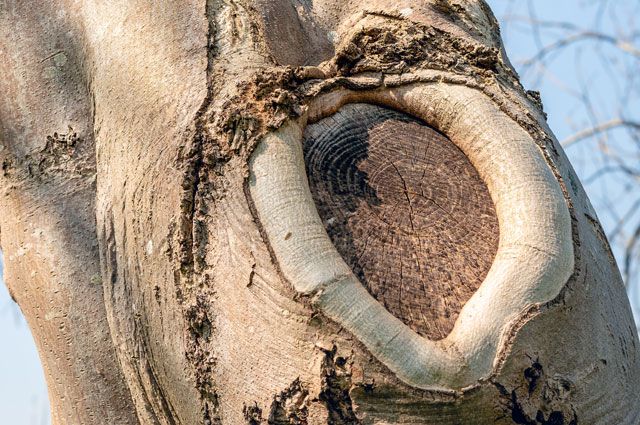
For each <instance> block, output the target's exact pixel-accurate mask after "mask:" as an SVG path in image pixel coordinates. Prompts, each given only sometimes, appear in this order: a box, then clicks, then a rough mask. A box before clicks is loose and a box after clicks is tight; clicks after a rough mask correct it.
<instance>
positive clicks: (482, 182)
mask: <svg viewBox="0 0 640 425" xmlns="http://www.w3.org/2000/svg"><path fill="white" fill-rule="evenodd" d="M0 54H1V59H2V60H1V61H0V93H1V94H2V96H0V142H1V145H0V163H1V165H2V167H1V170H0V183H1V185H2V194H1V196H0V230H1V233H0V242H1V246H2V250H3V252H4V258H5V260H6V270H5V271H6V276H5V278H6V282H7V285H8V286H9V289H10V291H11V294H12V296H13V297H14V298H15V300H16V301H17V302H18V303H19V305H20V307H21V309H22V311H23V312H24V314H25V316H26V318H27V320H28V322H29V325H30V327H31V330H32V332H33V335H34V338H35V340H36V343H37V346H38V350H39V352H40V357H41V359H42V363H43V366H44V370H45V374H46V378H47V384H48V387H49V397H50V400H51V410H52V418H53V421H54V423H55V424H92V423H96V424H104V423H108V424H136V423H142V424H197V423H203V424H259V423H269V424H324V423H328V424H356V423H362V424H489V423H496V424H525V425H529V424H564V425H569V424H638V423H640V396H638V394H639V393H640V392H639V391H637V387H638V384H639V383H640V376H639V372H640V363H639V362H640V359H639V357H638V354H639V352H638V337H637V334H636V330H635V325H634V323H633V319H632V316H631V311H630V307H629V303H628V300H627V298H626V294H625V290H624V287H623V284H622V281H621V278H620V274H619V272H618V269H617V267H616V264H615V261H614V259H613V256H612V255H611V252H610V249H609V246H608V243H607V240H606V238H605V236H604V234H603V231H602V229H601V227H600V224H599V222H598V219H597V217H596V214H595V212H594V211H593V208H592V207H591V205H590V203H589V201H588V199H587V197H586V195H585V193H584V190H583V189H582V186H581V185H580V183H579V181H578V179H577V177H576V176H575V173H574V171H573V170H572V168H571V166H570V165H569V163H568V161H567V159H566V157H565V155H564V153H563V151H562V149H561V148H560V146H559V144H558V142H557V140H556V139H555V138H554V136H553V135H552V133H551V131H550V130H549V128H548V126H547V124H546V121H545V116H544V113H543V112H542V107H541V105H540V102H539V97H538V96H537V94H536V93H532V92H526V91H525V90H524V89H523V88H522V86H521V85H520V83H519V81H518V77H517V75H516V74H515V72H514V71H513V69H512V68H511V66H510V64H509V62H508V59H507V58H506V56H505V54H504V50H503V47H502V44H501V40H500V35H499V30H498V26H497V23H496V20H495V18H494V17H493V15H492V13H491V11H490V10H489V8H488V7H487V6H486V4H485V3H484V2H482V1H481V0H422V1H409V0H402V1H388V0H369V1H349V2H342V1H334V0H316V1H313V2H312V1H298V0H296V1H293V0H292V1H288V0H277V1H276V0H253V1H251V0H208V1H206V2H205V1H204V0H189V1H164V2H156V1H149V0H136V1H111V2H97V1H93V0H83V1H71V0H51V1H46V2H39V1H17V0H2V1H0Z"/></svg>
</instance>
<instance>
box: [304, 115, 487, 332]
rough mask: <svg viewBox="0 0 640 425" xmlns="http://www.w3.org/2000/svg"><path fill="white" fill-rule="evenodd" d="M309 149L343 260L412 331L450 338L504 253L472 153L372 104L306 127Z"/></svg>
mask: <svg viewBox="0 0 640 425" xmlns="http://www.w3.org/2000/svg"><path fill="white" fill-rule="evenodd" d="M304 151H305V162H306V166H307V174H308V176H309V184H310V187H311V192H312V193H313V196H314V200H315V202H316V204H317V206H318V211H319V213H320V216H321V218H322V220H323V222H324V224H325V226H326V229H327V232H328V234H329V236H330V237H331V239H332V241H333V243H334V244H335V246H336V248H337V249H338V251H339V252H340V254H341V255H342V256H343V257H344V259H345V261H347V263H348V264H349V265H350V266H351V268H352V269H353V270H354V272H355V273H356V275H357V276H358V277H359V278H360V279H361V281H362V282H363V283H364V284H365V285H366V287H367V289H368V290H369V292H370V293H371V294H372V295H373V296H374V297H375V298H376V299H377V300H379V301H380V302H381V303H383V304H384V306H385V307H386V308H387V309H388V310H389V311H390V312H391V313H392V314H393V315H395V316H396V317H398V318H400V319H401V320H402V321H403V322H405V323H406V324H407V325H409V326H410V327H411V328H412V329H414V330H415V331H417V332H419V333H420V334H422V335H425V336H427V337H429V338H431V339H434V340H435V339H441V338H444V337H445V336H447V334H448V333H449V332H450V331H451V329H452V328H453V324H454V322H455V320H456V318H457V316H458V314H459V312H460V309H461V308H462V306H463V305H464V304H465V303H466V302H467V300H468V299H469V298H470V297H471V295H472V294H473V293H474V292H475V291H476V290H477V289H478V287H479V286H480V284H481V283H482V281H483V280H484V278H485V276H486V274H487V272H488V270H489V268H490V266H491V263H492V261H493V258H494V256H495V253H496V250H497V247H498V235H499V230H498V221H497V218H496V213H495V209H494V206H493V202H492V200H491V198H490V196H489V192H488V190H487V188H486V186H485V184H484V182H483V181H482V180H481V179H480V176H479V175H478V173H477V171H476V170H475V168H474V167H473V166H472V165H471V163H470V162H469V160H468V159H467V157H466V156H465V155H464V154H463V153H462V152H461V151H460V149H458V148H457V147H456V146H455V145H454V144H453V143H452V142H451V141H450V140H449V139H447V138H446V137H445V136H443V135H442V134H441V133H439V132H437V131H436V130H434V129H432V128H431V127H428V126H426V125H424V124H423V123H421V122H420V121H418V120H416V119H413V118H412V117H409V116H407V115H405V114H402V113H399V112H396V111H392V110H389V109H385V108H382V107H379V106H374V105H367V104H353V105H347V106H345V107H343V108H342V109H341V110H340V111H339V112H338V113H336V114H335V115H333V116H331V117H328V118H325V119H323V120H321V121H319V122H317V123H315V124H312V125H310V126H309V127H308V128H307V130H306V132H305V141H304Z"/></svg>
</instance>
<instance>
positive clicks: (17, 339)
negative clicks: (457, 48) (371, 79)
mask: <svg viewBox="0 0 640 425" xmlns="http://www.w3.org/2000/svg"><path fill="white" fill-rule="evenodd" d="M488 3H489V4H490V6H491V7H492V9H493V10H494V12H495V14H496V16H497V17H498V19H499V20H500V21H501V25H502V34H503V38H504V41H505V44H506V48H507V53H508V55H509V57H510V59H511V61H512V62H513V64H514V65H515V67H516V69H517V70H518V72H519V73H520V74H521V77H522V81H523V83H524V85H525V87H526V88H528V89H534V90H539V91H541V94H542V100H543V103H544V106H545V110H546V112H547V113H548V115H549V124H550V126H551V128H552V130H553V131H554V133H555V134H556V136H557V137H558V139H559V140H561V141H562V140H564V139H566V138H568V137H570V136H571V135H572V134H574V133H575V132H576V130H577V129H580V128H584V127H588V126H589V125H590V124H592V123H594V122H603V121H607V120H608V119H611V118H614V117H617V116H625V117H631V118H638V119H640V117H639V116H638V115H640V100H639V99H640V96H638V94H640V93H639V92H640V90H639V92H635V91H634V90H636V88H637V87H640V86H635V85H631V86H630V85H629V84H628V83H627V82H626V81H625V82H624V83H623V82H622V81H621V79H619V78H614V77H615V75H625V78H633V76H634V74H635V73H633V72H628V71H629V69H632V67H636V68H637V65H638V63H639V62H640V60H638V59H635V62H630V58H629V57H628V55H626V54H625V53H624V52H618V51H616V49H615V48H613V49H611V46H607V45H601V44H595V45H594V44H593V43H591V44H589V43H587V42H577V43H575V44H572V45H571V46H569V47H568V48H566V49H565V50H563V51H562V53H561V54H556V55H550V56H549V57H548V61H547V67H546V68H544V69H541V68H539V67H538V68H536V67H529V68H527V67H526V61H527V60H528V59H530V58H531V57H532V56H533V55H534V54H535V52H537V51H538V50H540V48H544V46H546V45H548V44H549V43H551V42H552V41H553V39H554V37H556V36H557V35H558V34H562V31H563V30H561V29H548V28H547V29H543V30H539V31H535V30H533V29H532V27H531V26H530V25H529V24H528V23H527V20H530V19H537V20H540V21H547V22H570V23H572V24H573V25H575V26H577V27H579V28H583V29H597V30H599V31H602V32H605V33H607V34H612V35H618V36H626V35H628V34H629V33H630V31H631V32H632V30H633V29H638V30H640V23H638V22H636V19H638V18H636V17H640V1H632V0H609V1H607V0H562V1H558V0H535V1H533V0H515V1H512V0H489V1H488ZM602 5H605V6H606V7H605V8H603V7H602ZM612 5H614V6H612ZM635 41H636V44H635V46H639V45H640V43H638V42H637V41H638V40H637V39H636V40H635ZM636 73H637V72H636ZM585 93H586V96H587V99H586V100H587V101H588V104H590V105H593V110H589V108H585V106H584V105H585ZM633 93H635V96H634V95H631V94H633ZM621 99H622V101H621ZM634 114H635V116H634ZM629 143H630V139H629V137H628V134H627V133H625V132H624V131H619V130H614V131H612V132H609V133H608V134H607V137H606V139H595V138H594V139H591V140H586V141H583V142H580V143H578V144H576V145H574V146H571V147H570V148H568V149H567V153H568V155H569V157H570V159H571V161H572V164H573V165H574V167H575V168H576V171H577V172H578V174H579V175H580V177H581V179H582V180H583V182H584V183H587V184H586V189H587V192H588V193H589V196H590V198H591V200H592V203H593V204H594V207H595V208H596V211H598V214H599V217H600V219H601V220H602V222H603V225H604V228H605V231H607V232H608V234H611V233H612V232H613V231H614V229H615V228H616V224H617V218H619V217H620V216H623V215H624V214H626V213H629V214H630V215H631V216H632V218H634V214H635V210H634V209H632V208H631V207H632V206H633V204H634V202H635V201H636V199H640V193H638V190H637V188H638V187H639V186H640V185H639V184H638V182H635V183H634V182H633V181H628V180H625V179H624V178H620V176H617V175H616V174H615V173H612V174H610V175H607V176H606V177H605V178H601V179H594V178H593V177H592V176H593V174H594V172H595V171H596V170H598V169H601V168H602V167H603V166H607V162H606V160H605V159H602V157H601V155H598V154H596V152H598V149H603V146H604V147H605V148H606V147H607V146H608V147H609V148H611V149H620V150H621V151H623V152H624V151H625V148H626V146H629ZM636 154H637V152H636V151H631V150H630V151H629V153H628V155H636ZM634 158H635V157H634ZM634 160H635V161H636V162H637V163H640V161H638V159H634ZM639 210H640V209H639ZM636 218H637V219H638V220H640V217H636ZM627 231H628V229H623V231H621V232H619V235H618V236H616V237H617V238H618V239H619V240H620V243H615V244H614V246H613V248H614V252H615V254H616V256H617V257H618V258H619V262H620V260H621V258H622V257H621V256H622V250H621V247H622V246H623V244H622V243H621V242H622V241H623V238H624V234H625V232H627ZM618 239H616V242H617V241H618ZM1 271H2V264H1V258H0V276H1V274H2V273H1ZM0 280H1V278H0ZM638 283H639V284H640V282H638ZM638 286H640V285H634V287H633V288H637V287H638ZM630 296H631V299H632V303H633V305H634V310H635V313H640V302H638V301H639V299H640V291H638V290H635V289H632V290H631V291H630ZM636 317H640V314H636ZM0 341H2V342H3V344H2V345H1V346H0V417H2V418H3V423H7V424H11V425H45V424H48V423H49V418H48V408H47V396H46V388H45V384H44V377H43V374H42V370H41V368H40V365H39V361H38V356H37V353H36V351H35V347H34V344H33V340H32V338H31V335H30V333H29V330H28V327H27V325H26V322H25V321H24V319H23V318H22V316H21V314H20V312H19V309H18V308H17V306H15V304H14V303H13V302H12V301H11V299H10V297H9V295H8V293H7V290H6V288H5V286H4V285H3V284H1V283H0Z"/></svg>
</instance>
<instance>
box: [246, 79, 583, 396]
mask: <svg viewBox="0 0 640 425" xmlns="http://www.w3.org/2000/svg"><path fill="white" fill-rule="evenodd" d="M355 102H365V103H373V104H378V105H381V106H386V107H390V108H393V109H396V110H398V111H401V112H404V113H407V114H410V115H413V116H415V117H417V118H419V119H421V120H422V121H424V122H425V123H426V124H428V125H430V126H431V127H434V128H435V129H437V130H439V131H440V132H441V133H443V134H445V135H446V136H447V137H448V138H449V139H450V140H451V141H452V142H453V143H454V144H455V145H456V146H457V147H458V148H460V150H462V151H463V152H464V154H465V155H466V156H467V157H468V158H469V160H470V162H471V163H472V164H473V166H474V167H475V168H476V170H477V171H478V173H479V174H480V176H481V177H482V179H483V180H484V182H485V183H486V185H487V188H488V190H489V193H490V195H491V198H492V200H493V202H494V204H495V208H496V214H497V217H498V222H499V227H500V240H499V245H498V250H497V253H496V256H495V259H494V261H493V264H492V265H491V268H490V270H489V272H488V274H487V276H486V278H485V279H484V281H483V282H482V284H481V285H480V287H479V289H478V290H477V292H476V293H475V294H474V295H473V296H472V297H471V298H470V299H469V301H468V302H467V303H466V304H465V305H464V307H463V308H462V310H461V311H460V315H459V316H458V319H457V321H456V322H455V325H454V328H453V330H452V332H451V333H450V334H449V335H448V336H447V337H446V338H445V339H443V340H440V341H432V340H430V339H428V338H425V337H422V336H420V335H418V334H417V333H416V332H414V331H413V330H411V329H410V328H409V327H408V326H407V325H406V324H404V323H403V322H402V321H400V320H399V319H398V318H396V317H394V316H393V315H392V314H391V313H389V312H388V311H387V310H386V309H385V308H384V306H382V305H381V304H380V303H379V302H378V301H377V300H376V299H375V298H373V296H371V295H370V294H369V292H368V291H367V290H366V288H365V287H364V286H363V285H362V283H361V282H360V281H359V280H358V278H357V277H356V276H355V275H354V273H353V272H352V270H351V269H350V268H349V266H348V265H347V264H346V263H345V261H344V260H343V258H342V257H341V256H340V254H339V253H338V252H337V250H336V248H335V247H334V245H333V243H332V242H331V240H330V238H329V236H328V235H327V232H326V230H325V228H324V226H323V224H322V221H321V219H320V216H319V215H318V212H317V209H316V206H315V204H314V201H313V198H312V195H311V192H310V190H309V185H308V181H307V175H306V172H305V164H304V158H303V153H302V145H301V140H302V132H303V130H304V126H305V125H306V124H307V122H309V123H311V122H315V121H318V120H319V119H321V118H324V117H326V116H328V115H331V114H333V113H335V112H336V111H337V110H338V109H339V108H340V107H341V106H343V105H344V104H347V103H355ZM249 167H250V178H249V193H250V196H251V198H252V202H253V204H254V206H255V210H256V212H257V216H258V217H257V218H258V220H259V221H260V223H261V225H262V227H263V229H264V232H265V233H266V236H267V238H268V242H269V244H270V245H271V248H272V250H273V253H274V255H275V257H276V261H277V262H278V266H279V268H280V270H281V272H282V274H283V276H284V277H285V279H287V280H288V281H289V282H290V284H291V285H292V286H293V287H294V288H295V290H296V291H297V292H298V293H300V294H305V295H309V296H311V297H312V299H313V300H314V304H315V305H316V307H317V308H318V309H319V310H320V311H322V312H323V313H324V314H325V315H326V316H327V317H329V318H331V319H332V320H334V321H336V322H337V323H339V324H340V325H341V326H343V327H344V328H345V329H347V330H348V331H350V332H351V333H352V334H353V335H354V336H355V337H356V338H357V339H358V340H359V341H360V342H361V343H363V344H364V345H365V346H366V347H367V349H368V350H369V351H370V352H371V353H372V354H373V355H374V356H375V357H376V358H377V359H378V360H379V361H381V362H382V363H383V364H385V365H386V366H387V367H388V368H389V369H390V370H391V371H392V372H393V373H394V374H395V375H396V376H397V377H398V378H399V379H401V380H402V381H404V382H405V383H407V384H408V385H411V386H413V387H417V388H421V389H428V390H436V391H446V392H451V391H457V390H460V389H463V388H465V387H469V386H472V385H474V384H475V383H477V381H478V380H481V379H483V378H487V377H489V375H490V374H491V373H492V371H493V369H494V367H495V365H496V364H495V363H496V359H497V357H498V353H499V351H500V349H501V347H502V344H504V337H505V335H506V334H507V333H508V332H509V330H510V329H511V326H512V325H513V323H514V322H515V321H516V320H517V319H518V318H519V317H520V316H521V315H522V314H523V313H524V312H526V311H527V310H528V309H529V308H531V307H532V306H533V305H536V304H542V303H545V302H548V301H550V300H552V299H553V298H555V297H556V296H557V295H558V293H559V292H560V290H561V289H562V287H563V286H564V285H565V283H566V282H567V280H568V279H569V277H570V275H571V274H572V272H573V266H574V263H573V261H574V256H573V241H572V234H571V232H572V230H571V218H570V214H569V209H568V206H567V202H566V200H565V197H564V195H563V193H562V190H561V188H560V184H559V183H558V181H557V179H556V177H555V176H554V174H553V172H552V171H551V169H550V167H549V165H548V164H547V162H546V160H545V158H544V156H543V154H542V152H541V150H540V148H539V147H538V146H537V145H536V143H535V142H534V140H533V139H532V137H531V136H530V135H529V134H528V133H527V132H526V131H525V130H524V129H522V128H521V127H520V126H519V125H518V124H517V123H516V122H515V121H513V120H512V119H511V118H510V117H508V116H507V115H506V114H505V113H504V112H502V111H501V110H500V109H499V108H498V107H497V106H496V105H495V104H494V103H493V102H492V101H491V100H490V99H489V98H488V97H487V96H486V95H485V94H483V93H482V92H480V91H478V90H475V89H473V88H469V87H465V86H462V85H452V84H445V83H421V84H417V85H410V86H402V87H397V88H391V89H388V88H385V89H380V90H375V91H371V92H355V91H349V90H341V91H334V92H331V93H328V94H325V95H322V96H319V97H317V98H316V99H314V100H313V101H312V102H311V103H310V105H309V108H308V110H307V113H306V114H305V115H304V116H303V117H301V118H300V119H298V120H290V121H288V122H287V123H286V124H285V125H283V126H282V127H281V128H279V129H278V130H277V131H274V132H272V133H270V134H269V135H267V136H266V137H264V138H263V139H262V140H261V142H260V143H259V145H258V146H257V147H256V149H255V151H254V152H253V154H252V156H251V158H250V164H249Z"/></svg>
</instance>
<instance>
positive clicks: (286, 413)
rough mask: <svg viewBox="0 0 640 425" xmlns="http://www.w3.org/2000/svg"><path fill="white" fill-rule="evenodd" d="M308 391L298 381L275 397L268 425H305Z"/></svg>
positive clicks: (307, 412)
mask: <svg viewBox="0 0 640 425" xmlns="http://www.w3.org/2000/svg"><path fill="white" fill-rule="evenodd" d="M308 396H309V391H308V390H307V389H306V388H305V387H304V386H303V385H302V383H301V382H300V380H299V379H296V380H295V381H293V383H292V384H291V385H290V386H289V387H287V388H286V389H285V390H284V391H282V392H281V393H280V394H278V395H276V396H275V397H274V399H273V402H272V403H271V408H270V409H269V418H268V420H267V423H268V424H269V425H307V416H308V414H309V411H308V408H307V404H306V403H307V401H308Z"/></svg>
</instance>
